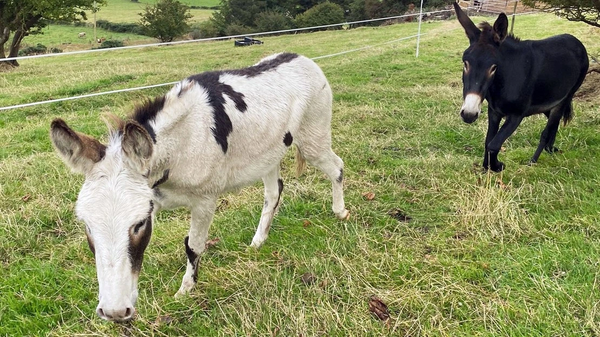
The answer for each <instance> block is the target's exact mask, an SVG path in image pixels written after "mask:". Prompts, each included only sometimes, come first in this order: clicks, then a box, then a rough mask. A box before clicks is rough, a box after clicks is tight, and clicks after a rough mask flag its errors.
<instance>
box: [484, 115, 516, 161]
mask: <svg viewBox="0 0 600 337" xmlns="http://www.w3.org/2000/svg"><path fill="white" fill-rule="evenodd" d="M522 120H523V117H521V116H517V115H508V116H507V117H506V121H505V122H504V124H503V125H502V127H501V128H500V131H498V133H497V134H496V136H494V139H492V141H491V142H489V143H488V144H487V151H486V156H489V158H490V159H489V164H490V166H489V167H490V169H491V170H492V171H494V172H500V171H502V170H504V163H502V162H500V161H498V153H499V152H500V148H502V144H504V142H505V141H506V139H508V137H510V135H512V134H513V133H514V132H515V130H516V129H517V127H518V126H519V124H521V121H522Z"/></svg>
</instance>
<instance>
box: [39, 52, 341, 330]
mask: <svg viewBox="0 0 600 337" xmlns="http://www.w3.org/2000/svg"><path fill="white" fill-rule="evenodd" d="M331 104H332V93H331V88H330V87H329V84H328V82H327V79H326V78H325V75H324V74H323V72H322V71H321V69H320V68H319V67H318V66H317V65H316V64H315V63H314V62H313V61H311V60H310V59H308V58H306V57H303V56H299V55H296V54H291V53H282V54H277V55H272V56H270V57H267V58H265V59H263V60H261V61H260V62H259V63H258V64H256V65H254V66H251V67H248V68H245V69H238V70H226V71H213V72H206V73H202V74H198V75H194V76H190V77H188V78H187V79H184V80H183V81H181V82H179V83H177V84H176V85H175V86H174V87H173V88H172V89H171V90H170V91H169V92H168V93H167V94H166V95H164V96H161V97H157V98H155V99H153V100H148V101H147V102H145V103H144V104H143V105H141V106H137V107H136V109H135V111H134V113H133V115H132V116H131V117H130V118H129V119H127V120H125V121H123V120H120V119H117V121H116V122H115V123H113V124H116V126H115V127H113V128H112V129H111V131H110V139H109V141H108V145H106V146H105V145H103V144H101V143H100V142H98V141H97V140H95V139H93V138H91V137H89V136H87V135H84V134H81V133H78V132H75V131H73V130H72V129H71V128H70V127H69V126H68V125H67V124H66V123H65V122H64V121H63V120H61V119H56V120H54V121H53V122H52V125H51V130H50V136H51V139H52V143H53V144H54V147H55V148H56V150H57V152H58V154H59V156H60V157H61V158H62V159H63V161H64V162H65V163H66V164H67V165H68V166H69V167H71V169H73V170H74V171H75V172H78V173H82V174H84V175H85V182H84V184H83V187H82V188H81V191H80V192H79V197H78V199H77V203H76V207H75V212H76V215H77V217H78V218H79V219H80V220H82V221H83V222H84V223H85V232H86V235H87V239H88V243H89V246H90V249H91V251H92V252H93V253H94V256H95V260H96V271H97V276H98V285H99V296H98V297H99V303H98V307H97V309H96V312H97V313H98V315H99V316H100V317H101V318H103V319H106V320H111V321H117V322H121V321H127V320H130V319H132V318H133V316H134V313H135V309H134V305H135V302H136V300H137V295H138V291H137V281H138V276H139V272H140V269H141V266H142V259H143V254H144V250H145V249H146V247H147V245H148V243H149V241H150V236H151V233H152V221H153V218H154V215H155V214H156V213H157V212H158V211H159V210H160V209H169V208H174V207H179V206H185V207H187V208H189V209H190V210H191V215H192V221H191V225H190V229H189V234H188V236H187V237H186V238H185V240H184V244H185V251H186V254H187V258H188V261H187V269H186V272H185V275H184V276H183V280H182V282H181V287H180V288H179V291H178V292H177V295H181V294H185V293H187V292H189V291H190V290H191V289H192V287H193V286H194V284H195V283H196V278H197V273H198V259H199V255H200V253H202V252H203V250H204V248H205V242H206V240H207V236H208V229H209V227H210V224H211V222H212V218H213V214H214V210H215V206H216V201H217V198H218V196H219V195H220V194H222V193H224V192H226V191H230V190H235V189H238V188H240V187H242V186H245V185H248V184H250V183H252V182H254V181H256V180H258V179H262V181H263V183H264V189H265V194H264V199H265V200H264V207H263V210H262V214H261V217H260V222H259V225H258V228H257V230H256V234H255V235H254V238H253V239H252V244H251V246H252V247H260V246H261V245H262V243H263V242H264V241H265V240H266V238H267V235H268V233H269V228H270V226H271V222H272V220H273V216H274V214H275V213H276V211H277V208H278V206H279V203H280V197H281V191H282V189H283V182H282V180H281V178H280V176H279V166H280V161H281V160H282V158H283V156H284V154H285V152H286V150H287V149H288V148H289V147H290V146H291V145H292V143H294V144H296V148H297V151H298V152H297V160H298V165H299V167H301V166H302V165H303V164H304V160H305V159H306V160H307V161H308V162H309V163H311V164H313V165H315V166H316V167H317V168H319V169H320V170H322V171H323V172H324V173H325V174H326V175H327V176H328V177H329V179H330V180H331V182H332V189H333V212H334V213H335V215H336V216H337V217H338V218H340V219H346V218H347V217H348V216H349V212H348V211H347V210H346V208H345V206H344V196H343V189H342V183H343V162H342V160H341V159H340V158H339V157H338V156H337V155H336V154H335V153H334V152H333V151H332V150H331V128H330V125H331Z"/></svg>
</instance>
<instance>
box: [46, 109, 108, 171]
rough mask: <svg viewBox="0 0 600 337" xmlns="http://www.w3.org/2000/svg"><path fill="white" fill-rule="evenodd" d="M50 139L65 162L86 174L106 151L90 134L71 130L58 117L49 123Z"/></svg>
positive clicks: (73, 168)
mask: <svg viewBox="0 0 600 337" xmlns="http://www.w3.org/2000/svg"><path fill="white" fill-rule="evenodd" d="M50 139H51V140H52V144H53V145H54V148H55V149H56V152H58V154H59V156H60V157H61V159H62V160H63V161H64V162H65V164H67V166H69V167H70V168H71V169H72V170H73V171H75V172H78V173H83V174H87V173H88V172H89V171H90V170H91V169H92V167H93V166H94V164H96V163H97V162H99V161H100V160H102V158H104V154H105V153H106V146H104V145H102V144H101V143H100V142H99V141H97V140H95V139H94V138H92V137H90V136H87V135H84V134H82V133H78V132H75V131H73V129H71V128H70V127H69V126H68V125H67V123H65V121H63V120H62V119H58V118H57V119H55V120H53V121H52V124H50Z"/></svg>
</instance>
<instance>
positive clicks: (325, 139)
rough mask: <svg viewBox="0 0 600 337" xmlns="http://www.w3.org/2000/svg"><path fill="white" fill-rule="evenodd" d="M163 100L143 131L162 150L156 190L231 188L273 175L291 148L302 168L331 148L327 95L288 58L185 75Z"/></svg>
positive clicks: (306, 64) (306, 66)
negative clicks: (165, 178)
mask: <svg viewBox="0 0 600 337" xmlns="http://www.w3.org/2000/svg"><path fill="white" fill-rule="evenodd" d="M165 100H166V103H165V105H164V107H163V109H162V110H163V111H164V113H163V112H161V113H159V114H157V116H156V120H155V123H154V124H153V125H150V127H149V128H150V129H152V128H156V131H155V133H156V134H157V148H162V151H160V152H161V155H160V156H157V158H156V161H157V162H164V161H165V159H166V160H167V161H169V162H170V165H168V169H169V177H170V178H169V182H170V184H165V186H163V188H165V187H169V186H170V187H174V188H175V189H178V187H179V186H177V185H185V186H188V187H189V186H190V185H192V186H194V187H195V188H194V193H196V194H197V193H198V192H200V191H205V192H210V191H216V192H219V191H224V190H230V189H235V188H238V187H240V186H244V185H247V184H249V183H251V182H253V181H256V180H258V179H260V178H261V177H262V176H263V175H264V174H265V172H266V171H269V170H271V169H273V165H274V164H275V163H279V161H280V160H281V158H282V157H283V155H284V154H285V152H286V151H287V149H288V148H289V147H290V146H291V145H292V143H294V144H296V146H297V148H298V149H299V151H300V152H301V154H302V158H307V159H308V160H309V162H310V161H312V162H315V161H318V159H317V157H319V156H321V155H322V152H323V151H324V149H329V148H330V146H331V133H330V125H331V104H332V93H331V88H330V86H329V84H328V82H327V79H326V78H325V75H324V74H323V72H322V71H321V69H320V68H319V67H318V66H317V65H316V64H315V63H314V62H313V61H312V60H310V59H308V58H306V57H303V56H299V55H296V54H290V53H284V54H278V55H273V56H270V57H268V58H265V59H263V60H262V61H260V62H259V63H257V64H256V65H254V66H252V67H249V68H244V69H238V70H225V71H214V72H206V73H202V74H198V75H194V76H190V77H188V78H187V79H185V80H184V81H182V82H180V83H179V84H177V85H176V86H175V87H174V88H173V89H172V90H171V91H170V92H169V93H168V94H167V95H166V99H165ZM182 107H183V109H182ZM161 115H162V116H161ZM161 117H162V118H161ZM163 166H164V165H163ZM159 171H160V170H159ZM159 173H160V172H159ZM338 174H339V172H338Z"/></svg>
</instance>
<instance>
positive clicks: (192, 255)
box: [183, 235, 198, 283]
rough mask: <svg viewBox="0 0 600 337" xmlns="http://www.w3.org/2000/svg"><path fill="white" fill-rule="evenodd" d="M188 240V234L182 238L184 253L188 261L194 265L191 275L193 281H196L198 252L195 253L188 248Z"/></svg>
mask: <svg viewBox="0 0 600 337" xmlns="http://www.w3.org/2000/svg"><path fill="white" fill-rule="evenodd" d="M189 242H190V237H189V235H188V236H186V237H185V239H183V243H184V244H185V254H186V255H187V257H188V261H190V264H191V265H192V266H194V274H193V275H192V277H193V279H194V283H195V282H196V281H198V254H196V252H194V251H193V250H192V249H191V248H190V245H189Z"/></svg>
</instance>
